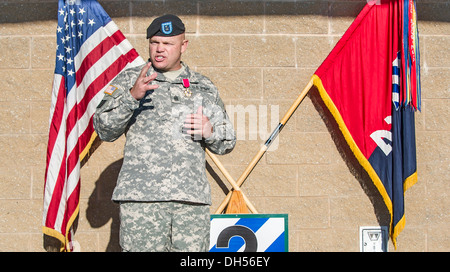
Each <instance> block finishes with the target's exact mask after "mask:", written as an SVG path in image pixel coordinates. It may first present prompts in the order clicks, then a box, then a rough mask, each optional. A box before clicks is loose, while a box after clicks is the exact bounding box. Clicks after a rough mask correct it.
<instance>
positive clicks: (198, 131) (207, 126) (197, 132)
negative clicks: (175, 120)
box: [184, 106, 213, 140]
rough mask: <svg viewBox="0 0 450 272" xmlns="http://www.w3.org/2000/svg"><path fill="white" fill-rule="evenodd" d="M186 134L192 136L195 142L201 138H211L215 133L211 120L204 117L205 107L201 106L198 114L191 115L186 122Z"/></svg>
mask: <svg viewBox="0 0 450 272" xmlns="http://www.w3.org/2000/svg"><path fill="white" fill-rule="evenodd" d="M184 131H185V133H187V134H189V135H191V136H192V137H193V138H194V140H200V139H201V138H205V139H206V138H209V137H210V136H211V135H212V133H213V127H212V125H211V122H210V121H209V118H208V117H207V116H206V115H203V107H202V106H200V107H198V109H197V112H196V113H194V114H189V115H188V116H187V117H186V120H185V121H184Z"/></svg>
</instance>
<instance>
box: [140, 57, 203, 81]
mask: <svg viewBox="0 0 450 272" xmlns="http://www.w3.org/2000/svg"><path fill="white" fill-rule="evenodd" d="M181 65H183V66H184V67H185V69H184V71H183V72H181V74H180V75H179V76H178V77H177V78H176V79H175V80H173V81H172V83H175V84H183V79H189V82H190V83H191V84H196V83H199V81H200V80H199V78H198V77H197V76H196V74H195V73H192V72H191V70H190V69H189V66H187V64H185V63H183V62H181ZM154 72H157V73H158V76H157V77H156V79H155V80H156V81H160V82H169V80H168V79H167V78H166V77H165V76H164V75H163V73H161V72H158V71H157V70H155V68H154V67H153V66H152V67H150V69H149V72H148V74H150V75H151V74H153V73H154Z"/></svg>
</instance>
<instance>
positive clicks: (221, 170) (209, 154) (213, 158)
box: [206, 149, 258, 214]
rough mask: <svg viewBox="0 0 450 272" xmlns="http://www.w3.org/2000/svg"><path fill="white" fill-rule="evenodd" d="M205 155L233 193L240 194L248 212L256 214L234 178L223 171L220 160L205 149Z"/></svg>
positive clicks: (225, 170)
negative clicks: (223, 177) (228, 184)
mask: <svg viewBox="0 0 450 272" xmlns="http://www.w3.org/2000/svg"><path fill="white" fill-rule="evenodd" d="M206 154H208V156H209V157H210V158H211V159H212V161H213V162H214V163H215V164H216V166H217V167H218V168H219V170H220V172H222V174H223V175H224V176H225V178H226V179H227V180H228V182H229V183H230V184H231V186H232V187H233V190H234V193H237V194H241V195H242V199H244V201H245V203H246V204H247V206H248V208H249V209H250V211H251V212H252V213H255V214H257V213H258V211H257V210H256V209H255V206H253V204H252V203H251V202H250V200H248V198H247V196H246V195H245V194H244V192H242V191H241V188H239V186H238V185H237V184H236V181H235V180H234V178H233V177H232V176H231V175H230V173H229V172H228V171H227V169H225V167H224V166H223V164H222V163H221V162H220V160H219V159H218V158H217V156H216V155H214V154H213V153H211V151H209V149H206ZM230 192H231V191H230ZM230 198H231V195H230ZM237 199H240V198H237ZM228 201H229V199H228V200H227V201H226V203H228ZM236 206H243V205H242V204H237V205H236ZM241 213H243V212H241Z"/></svg>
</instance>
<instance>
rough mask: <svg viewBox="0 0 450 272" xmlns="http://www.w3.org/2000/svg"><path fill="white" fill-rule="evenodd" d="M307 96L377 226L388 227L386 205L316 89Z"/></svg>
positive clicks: (388, 219)
mask: <svg viewBox="0 0 450 272" xmlns="http://www.w3.org/2000/svg"><path fill="white" fill-rule="evenodd" d="M308 96H309V98H310V99H311V101H312V103H313V104H314V107H315V109H316V110H317V111H318V113H319V114H320V116H321V118H322V120H323V121H324V123H325V125H326V127H327V129H328V131H329V133H330V135H331V137H332V139H333V142H334V144H335V145H336V149H337V150H338V152H339V154H340V155H341V157H342V159H343V160H344V161H345V163H346V165H347V167H348V169H349V171H350V173H352V175H353V176H354V177H355V178H356V179H357V180H358V182H359V184H360V186H361V188H362V189H363V190H364V193H365V194H366V195H367V196H368V197H369V199H370V201H371V203H372V205H373V208H374V213H375V215H376V218H377V221H378V223H379V225H380V226H390V220H391V216H390V214H389V210H388V209H387V207H386V204H385V203H384V200H383V197H382V196H381V194H380V193H379V192H378V189H377V188H376V187H375V184H373V182H372V180H371V179H370V177H369V175H368V174H367V172H366V170H364V168H363V167H362V166H361V164H359V162H358V160H357V159H356V157H355V156H354V155H353V152H352V150H351V149H350V147H349V146H348V144H347V142H346V141H345V138H344V136H343V135H342V132H341V131H340V129H339V126H338V124H337V122H336V120H335V119H334V117H333V116H332V114H331V113H330V111H329V110H328V108H327V107H326V106H325V104H324V103H323V100H322V99H321V98H320V94H319V91H318V90H317V88H316V87H313V88H311V90H310V91H309V93H308Z"/></svg>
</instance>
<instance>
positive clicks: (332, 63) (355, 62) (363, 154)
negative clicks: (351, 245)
mask: <svg viewBox="0 0 450 272" xmlns="http://www.w3.org/2000/svg"><path fill="white" fill-rule="evenodd" d="M403 1H406V2H407V1H409V0H391V1H380V2H381V3H377V4H375V3H369V4H367V5H366V6H365V7H364V9H363V10H362V11H361V13H360V14H359V15H358V16H357V18H356V19H355V21H354V22H353V23H352V25H351V26H350V27H349V29H348V30H347V31H346V33H345V34H344V35H343V37H342V38H341V40H340V41H339V42H338V43H337V44H336V46H335V48H334V49H333V50H332V51H331V53H330V54H329V56H328V57H327V58H326V59H325V61H324V62H323V63H322V65H321V66H320V67H319V68H318V69H317V71H316V72H315V74H314V76H313V82H314V85H315V86H316V87H317V88H318V90H319V93H320V96H321V98H322V99H323V101H324V103H325V105H326V106H327V107H328V109H329V110H330V112H331V113H332V115H333V117H334V118H335V119H336V121H337V123H338V125H339V128H340V130H341V132H342V134H343V136H344V137H345V140H346V141H347V143H348V145H349V146H350V148H351V150H352V152H353V154H354V155H355V157H356V158H357V160H358V161H359V163H360V164H361V165H362V166H363V168H364V169H365V170H366V171H367V173H368V174H369V176H370V178H371V179H372V181H373V183H374V184H375V186H376V188H377V189H378V191H379V193H380V194H381V196H382V197H383V200H384V202H385V204H386V206H387V208H388V210H389V212H390V214H391V226H390V233H391V237H392V240H393V243H394V245H395V246H396V237H397V235H398V234H399V233H400V231H401V229H402V228H403V226H404V200H403V193H404V191H405V190H406V189H407V187H408V186H410V185H411V184H414V183H415V181H416V180H417V174H416V155H415V154H416V152H415V132H414V112H413V111H412V110H411V109H410V108H407V107H410V105H409V104H402V107H401V109H399V110H396V108H397V107H398V100H399V99H398V92H399V90H398V88H400V90H404V87H405V86H404V84H402V82H404V81H403V80H405V81H406V80H407V79H405V78H403V74H402V73H400V74H399V73H398V69H403V68H404V67H405V63H403V62H402V61H401V59H400V60H399V58H398V55H399V53H402V52H403V51H402V50H403V49H402V45H403V43H404V42H405V41H403V40H402V38H403V35H402V25H403V20H404V17H403V15H404V14H403V9H402V7H403ZM406 42H408V41H406ZM416 52H418V50H417V51H416ZM399 77H400V79H399ZM393 92H395V93H396V95H395V96H393ZM400 93H402V92H400ZM404 184H406V185H404Z"/></svg>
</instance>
